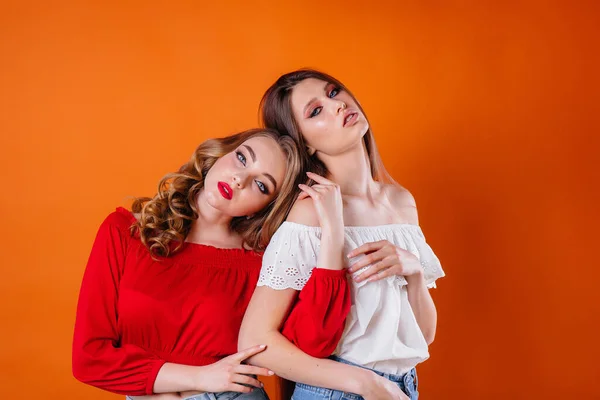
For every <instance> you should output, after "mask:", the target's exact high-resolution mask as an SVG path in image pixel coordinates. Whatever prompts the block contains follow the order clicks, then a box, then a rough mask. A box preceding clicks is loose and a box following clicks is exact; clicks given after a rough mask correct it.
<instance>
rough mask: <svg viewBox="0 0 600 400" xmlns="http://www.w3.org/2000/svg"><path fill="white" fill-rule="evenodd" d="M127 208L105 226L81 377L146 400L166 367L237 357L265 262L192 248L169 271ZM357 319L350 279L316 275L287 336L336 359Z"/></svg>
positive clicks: (81, 351)
mask: <svg viewBox="0 0 600 400" xmlns="http://www.w3.org/2000/svg"><path fill="white" fill-rule="evenodd" d="M134 222H135V218H134V216H133V215H132V214H131V212H130V211H128V210H126V209H124V208H118V209H117V210H116V211H115V212H113V213H112V214H110V215H109V216H108V217H107V218H106V220H105V221H104V222H103V223H102V225H101V226H100V229H99V231H98V234H97V236H96V240H95V242H94V245H93V247H92V251H91V254H90V258H89V260H88V263H87V267H86V270H85V274H84V277H83V282H82V284H81V290H80V293H79V302H78V305H77V316H76V322H75V334H74V338H73V374H74V376H75V377H76V378H77V379H79V380H80V381H82V382H84V383H87V384H90V385H93V386H96V387H99V388H101V389H105V390H108V391H111V392H114V393H119V394H126V395H132V396H133V395H147V394H152V393H153V387H154V381H155V379H156V375H157V374H158V371H159V370H160V368H161V367H162V365H163V364H164V363H165V362H170V363H176V364H186V365H195V366H200V365H207V364H211V363H214V362H216V361H218V360H220V359H222V358H224V357H227V356H229V355H231V354H234V353H236V352H237V341H238V333H239V329H240V325H241V322H242V318H243V316H244V313H245V311H246V308H247V306H248V303H249V301H250V298H251V297H252V293H253V292H254V289H255V287H256V283H257V281H258V276H259V272H260V268H261V261H262V255H261V254H259V253H256V252H253V251H250V250H244V249H221V248H216V247H212V246H207V245H201V244H194V243H185V244H184V246H183V248H182V249H181V250H180V251H179V252H177V253H175V254H173V255H172V256H170V257H167V258H161V259H160V261H156V260H153V259H152V257H151V256H150V253H149V251H148V250H147V248H146V247H144V245H143V244H142V243H141V241H140V240H139V238H138V237H135V236H133V237H132V236H131V235H130V230H129V228H130V226H131V225H132V224H133V223H134ZM349 310H350V298H349V288H348V285H347V281H346V277H345V272H344V271H329V270H321V269H315V270H314V272H313V275H312V277H311V279H310V280H309V282H308V283H307V285H306V286H305V287H304V288H303V290H302V292H301V294H300V296H299V300H298V302H297V304H296V305H295V306H294V307H293V309H292V312H291V314H290V316H289V317H288V320H287V322H286V324H285V325H284V327H283V333H284V335H285V336H286V337H288V339H290V340H291V341H292V342H294V343H295V344H296V345H297V346H298V347H300V348H301V349H302V350H303V351H305V352H306V353H308V354H311V355H314V356H317V357H327V356H329V355H331V353H332V352H333V351H334V349H335V347H336V346H337V342H338V340H339V338H340V336H341V334H342V331H343V325H344V320H345V318H346V315H347V314H348V312H349Z"/></svg>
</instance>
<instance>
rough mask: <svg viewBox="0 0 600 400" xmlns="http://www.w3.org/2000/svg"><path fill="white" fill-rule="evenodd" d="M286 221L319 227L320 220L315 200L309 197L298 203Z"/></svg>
mask: <svg viewBox="0 0 600 400" xmlns="http://www.w3.org/2000/svg"><path fill="white" fill-rule="evenodd" d="M286 221H288V222H295V223H297V224H302V225H308V226H319V218H318V217H317V211H316V210H315V205H314V204H313V199H311V198H310V197H307V198H305V199H302V200H298V201H296V202H295V203H294V205H293V206H292V209H291V210H290V213H289V214H288V217H287V219H286Z"/></svg>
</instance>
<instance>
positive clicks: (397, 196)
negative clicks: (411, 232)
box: [382, 184, 419, 225]
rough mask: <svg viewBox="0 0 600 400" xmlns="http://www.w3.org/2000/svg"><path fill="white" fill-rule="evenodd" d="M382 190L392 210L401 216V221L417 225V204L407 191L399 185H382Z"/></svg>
mask: <svg viewBox="0 0 600 400" xmlns="http://www.w3.org/2000/svg"><path fill="white" fill-rule="evenodd" d="M382 190H383V192H384V193H385V195H386V197H387V198H388V200H389V202H390V205H391V206H392V209H393V210H394V211H395V212H396V213H398V215H400V216H401V218H402V220H405V221H406V223H409V224H414V225H418V224H419V215H418V213H417V202H416V201H415V197H414V196H413V195H412V193H411V192H410V191H409V190H408V189H406V188H404V187H402V186H400V185H393V184H384V185H383V187H382Z"/></svg>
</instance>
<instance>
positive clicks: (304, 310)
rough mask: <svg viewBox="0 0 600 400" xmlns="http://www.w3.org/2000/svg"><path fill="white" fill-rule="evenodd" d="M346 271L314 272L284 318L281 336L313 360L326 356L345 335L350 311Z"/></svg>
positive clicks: (315, 270) (324, 270)
mask: <svg viewBox="0 0 600 400" xmlns="http://www.w3.org/2000/svg"><path fill="white" fill-rule="evenodd" d="M346 275H347V273H346V270H345V269H343V270H329V269H322V268H315V269H313V272H312V276H311V277H310V279H309V280H308V282H306V285H305V286H304V287H303V288H302V290H301V291H300V294H299V296H298V300H297V302H296V303H295V304H294V307H293V308H292V311H291V312H290V315H289V316H288V318H287V319H286V321H285V323H284V326H283V330H282V332H281V333H282V334H283V336H285V337H286V338H287V339H288V340H289V341H291V342H292V343H294V344H295V345H296V346H297V347H298V348H299V349H301V350H302V351H304V352H305V353H306V354H310V355H311V356H313V357H318V358H325V357H329V356H330V355H331V354H332V353H333V352H334V350H335V348H336V347H337V345H338V342H339V341H340V338H341V337H342V333H343V332H344V323H345V321H346V316H347V315H348V313H349V312H350V306H351V302H350V287H349V286H348V281H347V280H346Z"/></svg>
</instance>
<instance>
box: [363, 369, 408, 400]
mask: <svg viewBox="0 0 600 400" xmlns="http://www.w3.org/2000/svg"><path fill="white" fill-rule="evenodd" d="M373 375H374V376H372V378H373V380H372V381H371V382H370V383H369V384H367V385H365V390H364V393H361V396H363V397H364V399H365V400H389V399H394V400H410V399H409V397H408V396H407V395H406V394H405V393H404V392H403V391H402V389H400V388H399V387H398V385H396V384H395V383H394V382H392V381H390V380H388V379H385V378H384V377H382V376H379V375H377V374H375V373H373Z"/></svg>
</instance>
